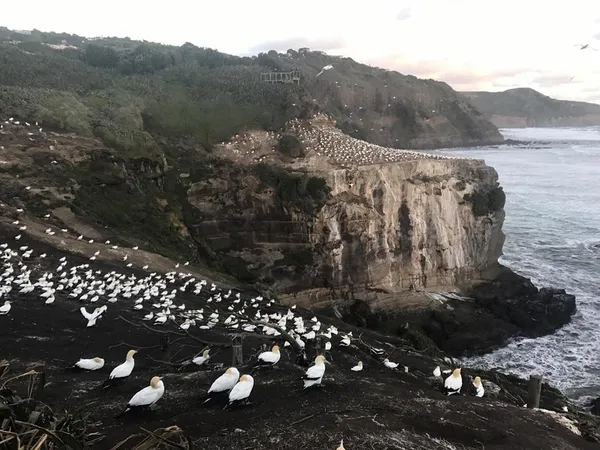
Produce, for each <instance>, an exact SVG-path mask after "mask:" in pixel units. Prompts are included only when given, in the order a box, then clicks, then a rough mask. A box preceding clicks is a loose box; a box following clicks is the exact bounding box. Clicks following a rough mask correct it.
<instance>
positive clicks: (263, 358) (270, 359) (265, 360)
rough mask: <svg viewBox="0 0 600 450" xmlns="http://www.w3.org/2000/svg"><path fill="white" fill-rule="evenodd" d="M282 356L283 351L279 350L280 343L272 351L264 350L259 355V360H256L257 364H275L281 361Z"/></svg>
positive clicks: (259, 365)
mask: <svg viewBox="0 0 600 450" xmlns="http://www.w3.org/2000/svg"><path fill="white" fill-rule="evenodd" d="M280 358H281V353H280V352H279V345H274V346H273V348H272V349H271V351H269V352H262V353H261V354H260V355H258V361H257V362H256V364H255V366H257V367H261V366H274V365H275V364H277V363H278V362H279V359H280Z"/></svg>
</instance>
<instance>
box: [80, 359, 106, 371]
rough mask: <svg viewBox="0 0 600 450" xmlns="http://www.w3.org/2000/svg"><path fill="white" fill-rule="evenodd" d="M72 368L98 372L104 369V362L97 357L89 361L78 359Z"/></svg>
mask: <svg viewBox="0 0 600 450" xmlns="http://www.w3.org/2000/svg"><path fill="white" fill-rule="evenodd" d="M73 367H77V368H78V369H83V370H98V369H102V368H103V367H104V360H103V359H102V358H100V357H98V356H95V357H94V358H90V359H81V358H80V359H79V361H77V362H76V363H75V365H74V366H73Z"/></svg>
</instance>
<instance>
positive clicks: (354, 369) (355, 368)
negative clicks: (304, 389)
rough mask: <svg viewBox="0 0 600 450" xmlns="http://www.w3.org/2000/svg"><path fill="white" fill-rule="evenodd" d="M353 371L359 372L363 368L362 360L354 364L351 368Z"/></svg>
mask: <svg viewBox="0 0 600 450" xmlns="http://www.w3.org/2000/svg"><path fill="white" fill-rule="evenodd" d="M350 370H352V371H353V372H360V371H361V370H363V363H362V361H359V362H358V364H357V365H355V366H354V367H353V368H352V369H350Z"/></svg>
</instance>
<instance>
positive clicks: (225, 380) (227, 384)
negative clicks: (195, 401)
mask: <svg viewBox="0 0 600 450" xmlns="http://www.w3.org/2000/svg"><path fill="white" fill-rule="evenodd" d="M239 379H240V372H239V371H238V370H237V369H236V368H235V367H230V368H228V369H227V370H226V371H225V373H224V374H223V375H221V376H220V377H219V378H217V379H216V380H215V381H214V382H213V384H212V385H211V386H210V388H209V389H208V392H207V397H208V398H207V399H206V400H204V403H206V402H208V401H209V400H210V399H211V398H212V397H213V396H215V395H218V394H225V393H227V392H229V391H230V390H232V389H233V387H234V386H235V385H236V383H237V382H238V380H239Z"/></svg>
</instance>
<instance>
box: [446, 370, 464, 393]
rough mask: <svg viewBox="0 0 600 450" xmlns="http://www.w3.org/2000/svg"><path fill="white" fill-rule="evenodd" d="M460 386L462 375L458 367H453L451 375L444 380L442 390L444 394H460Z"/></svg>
mask: <svg viewBox="0 0 600 450" xmlns="http://www.w3.org/2000/svg"><path fill="white" fill-rule="evenodd" d="M461 388H462V376H461V374H460V368H457V369H454V371H453V372H452V375H450V376H449V377H448V378H446V379H445V380H444V392H445V393H446V395H454V394H460V390H461Z"/></svg>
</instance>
